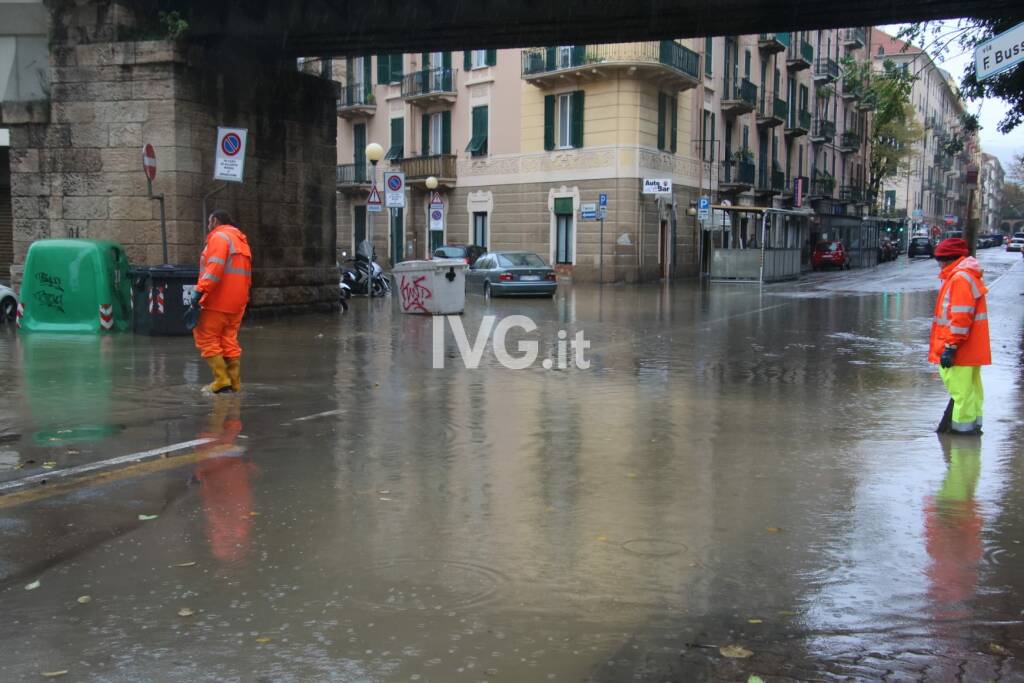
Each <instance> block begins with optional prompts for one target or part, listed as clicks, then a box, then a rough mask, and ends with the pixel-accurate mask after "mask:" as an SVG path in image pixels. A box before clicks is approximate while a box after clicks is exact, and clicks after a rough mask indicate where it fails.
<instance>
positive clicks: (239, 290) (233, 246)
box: [192, 209, 252, 394]
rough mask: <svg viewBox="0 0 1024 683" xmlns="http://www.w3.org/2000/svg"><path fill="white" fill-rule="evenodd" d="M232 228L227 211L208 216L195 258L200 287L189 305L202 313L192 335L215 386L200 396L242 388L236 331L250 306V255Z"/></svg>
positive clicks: (246, 246)
mask: <svg viewBox="0 0 1024 683" xmlns="http://www.w3.org/2000/svg"><path fill="white" fill-rule="evenodd" d="M233 223H234V221H232V220H231V216H230V215H229V214H228V212H227V211H223V210H220V209H218V210H216V211H214V212H213V213H211V214H210V218H209V221H208V222H207V230H208V234H207V236H206V246H205V247H204V248H203V254H202V256H201V257H200V259H199V282H198V283H197V284H196V291H195V292H194V293H193V295H192V296H193V300H192V303H193V305H197V304H198V305H199V306H200V307H201V308H202V311H201V312H200V313H199V321H198V323H197V324H196V326H195V329H193V330H192V336H193V338H195V341H196V347H198V348H199V351H200V352H201V353H202V355H203V358H205V359H206V362H207V363H208V364H209V366H210V370H211V371H212V372H213V382H211V383H210V384H208V385H206V386H205V387H204V391H208V392H210V393H214V394H219V393H221V392H226V391H241V389H242V378H241V356H242V347H241V346H239V345H238V328H239V327H241V325H242V316H243V315H245V307H246V306H247V305H248V303H249V288H250V287H251V286H252V252H251V251H250V250H249V242H248V241H247V240H246V239H245V235H244V234H243V233H242V231H241V230H239V229H238V228H236V227H235V226H234V225H233Z"/></svg>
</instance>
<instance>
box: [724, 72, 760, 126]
mask: <svg viewBox="0 0 1024 683" xmlns="http://www.w3.org/2000/svg"><path fill="white" fill-rule="evenodd" d="M728 90H729V87H728V85H727V86H726V92H724V93H723V94H722V116H724V117H726V118H730V117H736V116H739V115H740V114H748V113H750V112H752V111H754V107H756V106H757V86H756V85H754V84H753V83H751V82H750V81H749V80H747V79H746V78H744V79H743V80H742V81H740V82H739V83H738V84H734V85H733V87H732V92H728Z"/></svg>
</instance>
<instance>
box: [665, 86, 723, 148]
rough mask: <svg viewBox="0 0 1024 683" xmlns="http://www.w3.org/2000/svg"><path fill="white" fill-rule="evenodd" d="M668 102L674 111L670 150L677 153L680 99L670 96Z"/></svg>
mask: <svg viewBox="0 0 1024 683" xmlns="http://www.w3.org/2000/svg"><path fill="white" fill-rule="evenodd" d="M668 104H669V107H670V110H671V112H672V116H671V122H672V130H671V135H670V141H669V151H671V152H672V153H673V154H675V153H676V150H677V149H678V144H679V100H678V99H677V98H675V97H670V98H669V99H668ZM712 116H713V115H712Z"/></svg>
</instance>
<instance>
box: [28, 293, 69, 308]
mask: <svg viewBox="0 0 1024 683" xmlns="http://www.w3.org/2000/svg"><path fill="white" fill-rule="evenodd" d="M34 296H35V300H36V303H38V304H40V305H42V306H46V307H47V308H55V309H57V310H58V311H60V312H61V313H63V312H64V295H63V294H51V293H50V292H36V293H35V294H34Z"/></svg>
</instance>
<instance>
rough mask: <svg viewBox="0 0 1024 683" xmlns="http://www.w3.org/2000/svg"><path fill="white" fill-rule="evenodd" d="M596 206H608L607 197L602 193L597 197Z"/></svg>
mask: <svg viewBox="0 0 1024 683" xmlns="http://www.w3.org/2000/svg"><path fill="white" fill-rule="evenodd" d="M597 204H598V206H608V195H606V194H605V193H604V192H602V193H601V194H599V195H598V197H597Z"/></svg>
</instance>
